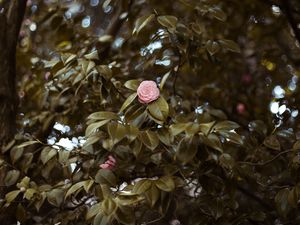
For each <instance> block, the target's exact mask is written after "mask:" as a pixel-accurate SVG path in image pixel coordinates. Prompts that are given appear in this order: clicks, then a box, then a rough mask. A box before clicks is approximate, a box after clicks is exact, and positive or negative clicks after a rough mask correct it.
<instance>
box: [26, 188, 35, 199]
mask: <svg viewBox="0 0 300 225" xmlns="http://www.w3.org/2000/svg"><path fill="white" fill-rule="evenodd" d="M34 194H38V191H37V190H35V189H33V188H28V189H26V191H25V193H24V198H26V199H27V200H31V199H32V198H33V196H34Z"/></svg>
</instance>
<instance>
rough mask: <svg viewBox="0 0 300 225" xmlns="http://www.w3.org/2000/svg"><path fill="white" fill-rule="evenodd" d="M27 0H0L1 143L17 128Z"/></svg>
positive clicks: (12, 134) (11, 135)
mask: <svg viewBox="0 0 300 225" xmlns="http://www.w3.org/2000/svg"><path fill="white" fill-rule="evenodd" d="M25 7H26V0H4V1H3V0H2V1H0V131H1V132H0V144H1V145H2V144H5V143H6V142H7V141H8V140H10V139H12V138H13V136H14V134H15V129H16V121H15V118H16V106H17V98H16V85H15V82H16V46H17V41H18V34H19V31H20V27H21V23H22V20H23V16H24V12H25Z"/></svg>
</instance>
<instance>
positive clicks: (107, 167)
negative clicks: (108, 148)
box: [100, 155, 116, 170]
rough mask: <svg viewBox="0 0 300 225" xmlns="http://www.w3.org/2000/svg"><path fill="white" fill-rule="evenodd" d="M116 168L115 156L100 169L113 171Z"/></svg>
mask: <svg viewBox="0 0 300 225" xmlns="http://www.w3.org/2000/svg"><path fill="white" fill-rule="evenodd" d="M115 166H116V159H115V158H114V157H113V156H111V155H109V156H108V160H106V161H105V163H102V164H101V165H100V168H101V169H105V170H111V169H113V168H114V167H115Z"/></svg>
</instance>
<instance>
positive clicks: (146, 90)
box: [137, 80, 159, 104]
mask: <svg viewBox="0 0 300 225" xmlns="http://www.w3.org/2000/svg"><path fill="white" fill-rule="evenodd" d="M137 95H138V97H139V102H140V103H143V104H148V103H150V102H153V101H155V100H156V99H158V98H159V89H158V87H157V85H156V83H155V82H154V81H152V80H145V81H143V82H142V83H140V86H139V87H138V89H137Z"/></svg>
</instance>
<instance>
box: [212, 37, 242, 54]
mask: <svg viewBox="0 0 300 225" xmlns="http://www.w3.org/2000/svg"><path fill="white" fill-rule="evenodd" d="M218 42H219V43H220V45H221V46H222V47H223V48H225V49H227V50H229V51H232V52H237V53H240V52H241V49H240V46H239V45H238V44H237V43H235V42H234V41H232V40H226V39H223V40H219V41H218Z"/></svg>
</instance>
